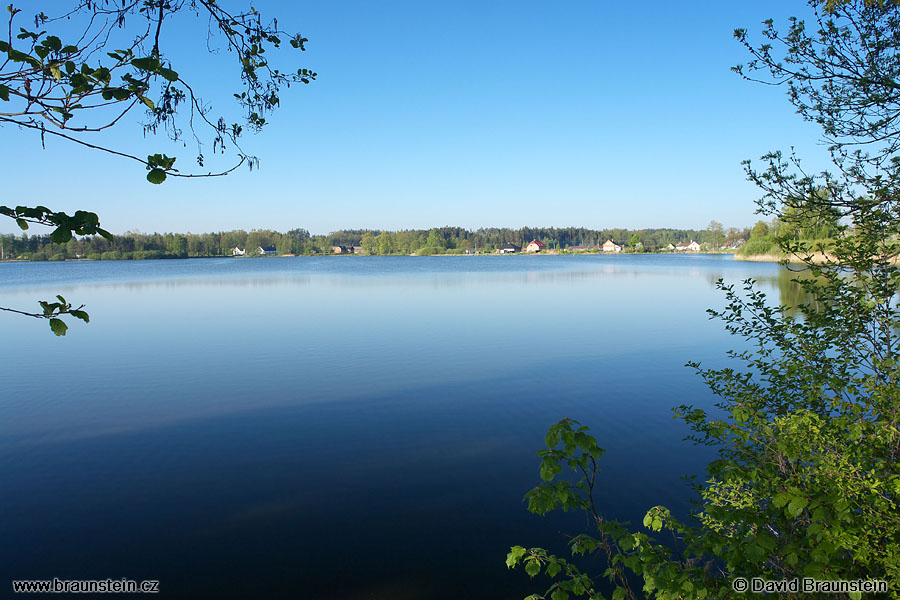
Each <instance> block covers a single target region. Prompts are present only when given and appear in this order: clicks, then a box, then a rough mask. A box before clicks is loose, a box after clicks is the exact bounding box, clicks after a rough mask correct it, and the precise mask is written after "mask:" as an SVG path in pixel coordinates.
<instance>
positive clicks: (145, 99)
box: [141, 96, 156, 110]
mask: <svg viewBox="0 0 900 600" xmlns="http://www.w3.org/2000/svg"><path fill="white" fill-rule="evenodd" d="M141 102H143V103H144V104H146V105H147V108H149V109H150V110H153V109H154V108H156V105H155V104H153V100H151V99H150V98H148V97H146V96H141Z"/></svg>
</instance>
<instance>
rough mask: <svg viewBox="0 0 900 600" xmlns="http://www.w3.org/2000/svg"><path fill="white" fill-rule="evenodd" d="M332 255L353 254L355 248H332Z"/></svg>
mask: <svg viewBox="0 0 900 600" xmlns="http://www.w3.org/2000/svg"><path fill="white" fill-rule="evenodd" d="M331 252H332V254H353V247H352V246H350V247H348V246H332V247H331Z"/></svg>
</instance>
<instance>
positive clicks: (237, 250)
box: [231, 246, 247, 256]
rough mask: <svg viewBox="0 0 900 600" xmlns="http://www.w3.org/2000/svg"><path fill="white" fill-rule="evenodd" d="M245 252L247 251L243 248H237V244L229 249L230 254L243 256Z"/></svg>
mask: <svg viewBox="0 0 900 600" xmlns="http://www.w3.org/2000/svg"><path fill="white" fill-rule="evenodd" d="M245 254H247V251H246V250H244V249H243V248H238V247H237V246H235V247H234V248H232V249H231V255H232V256H244V255H245Z"/></svg>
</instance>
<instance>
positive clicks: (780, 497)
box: [772, 493, 793, 508]
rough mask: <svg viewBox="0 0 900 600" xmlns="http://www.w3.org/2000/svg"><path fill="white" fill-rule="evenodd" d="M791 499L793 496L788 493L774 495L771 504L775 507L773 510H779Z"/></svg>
mask: <svg viewBox="0 0 900 600" xmlns="http://www.w3.org/2000/svg"><path fill="white" fill-rule="evenodd" d="M791 498H793V496H791V495H790V494H788V493H781V494H776V495H775V497H774V498H772V504H773V505H774V506H775V508H781V507H782V506H784V505H785V504H787V503H788V502H790V501H791Z"/></svg>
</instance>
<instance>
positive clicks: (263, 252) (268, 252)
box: [256, 246, 278, 256]
mask: <svg viewBox="0 0 900 600" xmlns="http://www.w3.org/2000/svg"><path fill="white" fill-rule="evenodd" d="M256 253H257V254H258V255H260V256H273V255H275V254H278V250H276V249H275V246H259V247H258V248H257V249H256Z"/></svg>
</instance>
